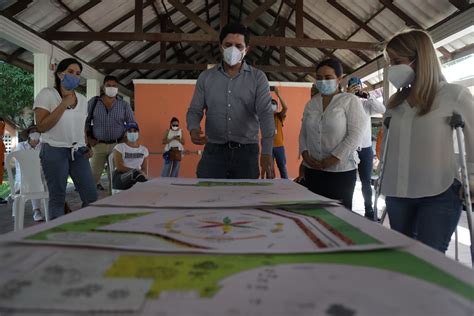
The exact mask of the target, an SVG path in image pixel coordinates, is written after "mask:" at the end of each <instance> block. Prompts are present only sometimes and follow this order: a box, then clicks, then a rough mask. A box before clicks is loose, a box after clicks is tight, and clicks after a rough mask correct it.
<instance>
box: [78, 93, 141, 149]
mask: <svg viewBox="0 0 474 316" xmlns="http://www.w3.org/2000/svg"><path fill="white" fill-rule="evenodd" d="M95 98H96V97H93V98H91V99H90V100H89V104H88V107H87V113H90V111H91V109H92V106H93V105H94V102H95ZM130 122H135V117H134V115H133V112H132V108H131V107H130V104H128V103H127V102H126V101H124V100H121V99H118V98H115V100H114V102H113V103H112V107H111V108H110V110H107V108H106V107H105V105H104V102H103V101H102V98H99V100H98V101H97V105H96V107H95V109H94V113H93V115H92V123H93V124H92V125H93V128H92V133H93V135H94V137H95V138H96V139H97V140H99V141H113V140H117V139H120V138H122V136H123V134H124V133H125V124H126V123H130ZM86 124H87V123H86Z"/></svg>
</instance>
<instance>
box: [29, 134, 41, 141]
mask: <svg viewBox="0 0 474 316" xmlns="http://www.w3.org/2000/svg"><path fill="white" fill-rule="evenodd" d="M40 135H41V134H40V133H38V132H33V133H31V134H30V135H29V136H28V137H29V138H30V139H31V140H39V139H40Z"/></svg>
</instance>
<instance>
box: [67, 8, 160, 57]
mask: <svg viewBox="0 0 474 316" xmlns="http://www.w3.org/2000/svg"><path fill="white" fill-rule="evenodd" d="M152 3H153V0H148V1H146V2H145V3H144V4H143V8H146V7H148V6H149V5H151V4H152ZM134 14H135V9H133V10H131V11H129V12H128V13H127V14H125V15H123V16H122V17H121V18H119V19H117V20H115V21H114V22H112V23H110V24H109V25H107V26H106V27H104V28H102V29H101V30H99V32H108V31H110V30H112V29H113V28H115V27H117V26H119V25H120V24H122V23H123V22H125V21H127V20H128V19H129V18H131V17H132V16H133V15H134ZM89 44H90V42H81V43H79V44H77V45H76V46H74V47H72V48H71V49H70V51H71V52H73V53H76V52H78V51H80V50H81V49H83V48H84V47H86V46H87V45H89Z"/></svg>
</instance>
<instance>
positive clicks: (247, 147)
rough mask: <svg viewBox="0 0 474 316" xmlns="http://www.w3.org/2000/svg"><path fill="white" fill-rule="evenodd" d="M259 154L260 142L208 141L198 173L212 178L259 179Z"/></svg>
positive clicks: (200, 176)
mask: <svg viewBox="0 0 474 316" xmlns="http://www.w3.org/2000/svg"><path fill="white" fill-rule="evenodd" d="M258 154H259V147H258V144H237V143H227V144H213V143H207V144H206V146H205V147H204V152H203V154H202V158H201V160H200V161H199V164H198V166H197V171H196V175H197V177H198V178H210V179H258V177H259V174H260V169H259V167H258Z"/></svg>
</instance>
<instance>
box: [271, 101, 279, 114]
mask: <svg viewBox="0 0 474 316" xmlns="http://www.w3.org/2000/svg"><path fill="white" fill-rule="evenodd" d="M277 110H278V105H277V104H275V103H272V111H273V112H276V111H277Z"/></svg>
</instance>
